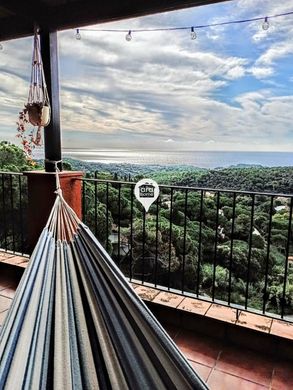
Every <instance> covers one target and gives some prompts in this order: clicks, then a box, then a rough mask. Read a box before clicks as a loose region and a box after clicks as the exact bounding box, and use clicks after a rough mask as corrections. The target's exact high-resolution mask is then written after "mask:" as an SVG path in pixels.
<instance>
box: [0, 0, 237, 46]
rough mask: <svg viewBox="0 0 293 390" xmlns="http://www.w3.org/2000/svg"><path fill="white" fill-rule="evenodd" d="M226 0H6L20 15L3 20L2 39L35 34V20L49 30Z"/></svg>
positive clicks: (6, 4)
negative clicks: (57, 1)
mask: <svg viewBox="0 0 293 390" xmlns="http://www.w3.org/2000/svg"><path fill="white" fill-rule="evenodd" d="M223 1H232V0H148V1H145V0H136V1H135V0H108V1H103V2H100V1H97V0H83V1H75V2H68V3H62V4H60V5H54V6H53V5H52V6H50V5H49V3H47V5H44V3H40V2H39V1H37V0H28V1H26V2H23V1H22V2H18V1H17V0H12V1H11V2H10V1H9V0H4V4H5V6H4V8H7V9H8V10H10V11H11V12H13V13H15V14H16V15H15V16H11V17H7V18H3V19H1V23H0V41H1V40H6V39H12V38H19V37H22V36H27V35H31V34H32V33H33V28H34V26H33V25H34V23H37V24H39V25H40V27H41V28H44V29H45V30H47V31H55V30H64V29H69V28H75V27H81V26H86V25H90V24H97V23H104V22H109V21H115V20H121V19H126V18H132V17H138V16H144V15H149V14H154V13H159V12H166V11H173V10H176V9H182V8H189V7H195V6H200V5H207V4H212V3H218V2H223ZM2 2H3V1H2ZM2 2H1V6H2ZM20 3H21V4H22V3H23V4H22V5H21V6H20V7H19V4H20ZM9 4H10V5H9ZM18 7H19V8H18Z"/></svg>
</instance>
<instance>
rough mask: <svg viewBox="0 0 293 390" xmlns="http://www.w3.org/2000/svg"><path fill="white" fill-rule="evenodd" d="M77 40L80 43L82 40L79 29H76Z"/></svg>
mask: <svg viewBox="0 0 293 390" xmlns="http://www.w3.org/2000/svg"><path fill="white" fill-rule="evenodd" d="M75 38H76V39H77V40H78V41H80V40H81V35H80V32H79V28H77V29H76V34H75Z"/></svg>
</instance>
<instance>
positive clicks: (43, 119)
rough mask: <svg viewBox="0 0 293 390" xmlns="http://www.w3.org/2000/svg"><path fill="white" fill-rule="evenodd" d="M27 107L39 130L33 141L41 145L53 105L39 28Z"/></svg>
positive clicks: (30, 117)
mask: <svg viewBox="0 0 293 390" xmlns="http://www.w3.org/2000/svg"><path fill="white" fill-rule="evenodd" d="M25 109H26V112H27V115H28V120H29V122H30V123H31V124H32V125H33V126H37V132H36V134H35V135H34V136H33V140H32V141H33V143H34V144H35V145H40V144H41V128H42V127H45V126H48V125H49V123H50V114H51V107H50V100H49V95H48V90H47V85H46V80H45V75H44V68H43V61H42V56H41V47H40V38H39V34H38V29H35V32H34V46H33V57H32V71H31V81H30V87H29V94H28V100H27V104H26V105H25Z"/></svg>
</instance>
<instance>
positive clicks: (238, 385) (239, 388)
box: [207, 370, 269, 390]
mask: <svg viewBox="0 0 293 390" xmlns="http://www.w3.org/2000/svg"><path fill="white" fill-rule="evenodd" d="M207 385H208V386H209V389H210V390H265V389H269V387H267V386H262V385H259V384H257V383H253V382H250V381H247V380H245V379H243V378H239V377H236V376H233V375H230V374H227V373H225V372H221V371H218V370H213V372H212V373H211V375H210V377H209V379H208V382H207Z"/></svg>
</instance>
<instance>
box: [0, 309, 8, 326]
mask: <svg viewBox="0 0 293 390" xmlns="http://www.w3.org/2000/svg"><path fill="white" fill-rule="evenodd" d="M7 313H8V310H5V311H2V313H0V325H3V323H4V320H5V318H6V315H7Z"/></svg>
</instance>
